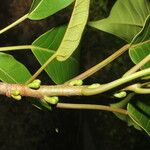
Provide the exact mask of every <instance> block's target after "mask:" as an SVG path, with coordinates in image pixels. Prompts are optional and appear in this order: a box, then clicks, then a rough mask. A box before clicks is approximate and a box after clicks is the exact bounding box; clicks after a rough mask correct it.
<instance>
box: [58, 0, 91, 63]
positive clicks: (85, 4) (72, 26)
mask: <svg viewBox="0 0 150 150" xmlns="http://www.w3.org/2000/svg"><path fill="white" fill-rule="evenodd" d="M89 4H90V0H76V2H75V6H74V10H73V13H72V16H71V19H70V22H69V25H68V27H67V30H66V33H65V35H64V38H63V40H62V42H61V44H60V46H59V48H58V50H57V60H59V61H65V60H67V59H68V58H69V57H70V56H71V55H72V53H73V52H74V51H75V50H76V49H77V47H78V45H79V42H80V40H81V37H82V33H83V31H84V28H85V25H86V23H87V19H88V14H89Z"/></svg>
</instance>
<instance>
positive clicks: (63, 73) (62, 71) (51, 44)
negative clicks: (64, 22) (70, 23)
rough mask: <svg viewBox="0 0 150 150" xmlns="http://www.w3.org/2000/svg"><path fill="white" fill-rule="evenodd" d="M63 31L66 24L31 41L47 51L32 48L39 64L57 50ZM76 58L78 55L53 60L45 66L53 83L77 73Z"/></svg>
mask: <svg viewBox="0 0 150 150" xmlns="http://www.w3.org/2000/svg"><path fill="white" fill-rule="evenodd" d="M65 31H66V26H60V27H56V28H53V29H51V30H49V31H47V32H46V33H44V34H43V35H41V36H40V37H39V38H37V39H36V40H35V41H34V42H33V43H32V45H34V46H38V47H42V48H46V49H48V50H47V51H43V50H40V49H35V48H33V49H32V52H33V54H34V55H35V57H36V58H37V60H38V61H39V62H40V64H41V65H43V64H44V63H45V62H46V61H47V60H48V59H49V58H50V57H51V56H52V55H53V54H54V53H55V52H56V51H57V49H58V47H59V45H60V43H61V41H62V38H63V36H64V34H65ZM78 58H79V56H78V55H76V56H75V55H74V56H73V57H70V58H69V59H68V60H66V61H65V62H59V61H57V60H54V61H52V62H51V63H50V64H49V65H48V66H47V67H46V68H45V71H46V72H47V74H48V75H49V77H51V79H52V80H53V81H54V82H55V83H57V84H58V83H59V84H60V83H64V82H65V81H67V80H68V79H70V78H72V77H74V76H75V75H77V74H78V72H79V62H78Z"/></svg>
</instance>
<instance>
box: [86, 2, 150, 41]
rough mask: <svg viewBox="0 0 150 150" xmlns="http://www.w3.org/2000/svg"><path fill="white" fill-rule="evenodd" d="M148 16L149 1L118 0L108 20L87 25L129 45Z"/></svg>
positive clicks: (149, 11) (149, 9)
mask: <svg viewBox="0 0 150 150" xmlns="http://www.w3.org/2000/svg"><path fill="white" fill-rule="evenodd" d="M149 14H150V1H149V0H118V1H117V2H116V3H115V5H114V6H113V8H112V10H111V12H110V15H109V17H108V18H106V19H102V20H99V21H92V22H90V23H89V25H90V26H92V27H94V28H96V29H99V30H102V31H105V32H108V33H111V34H114V35H116V36H118V37H120V38H122V39H124V40H126V41H127V42H128V43H130V42H131V41H132V39H133V38H134V37H135V35H136V34H137V33H138V32H139V31H140V30H141V29H142V27H143V25H144V22H145V19H146V18H147V16H148V15H149Z"/></svg>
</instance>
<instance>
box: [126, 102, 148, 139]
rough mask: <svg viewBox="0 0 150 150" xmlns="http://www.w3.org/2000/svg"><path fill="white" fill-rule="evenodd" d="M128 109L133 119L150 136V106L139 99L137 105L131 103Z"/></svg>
mask: <svg viewBox="0 0 150 150" xmlns="http://www.w3.org/2000/svg"><path fill="white" fill-rule="evenodd" d="M127 110H128V114H129V116H130V117H131V119H132V120H133V121H134V122H135V123H137V124H138V125H139V126H140V127H141V128H142V129H143V130H144V131H145V132H146V133H147V134H148V135H149V136H150V106H145V105H144V104H142V102H139V101H138V103H137V104H136V107H135V106H133V105H132V104H130V103H129V104H128V106H127ZM145 114H147V115H145Z"/></svg>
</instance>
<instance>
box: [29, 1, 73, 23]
mask: <svg viewBox="0 0 150 150" xmlns="http://www.w3.org/2000/svg"><path fill="white" fill-rule="evenodd" d="M73 1H74V0H33V3H32V6H31V8H30V11H29V15H28V18H29V19H31V20H40V19H44V18H46V17H48V16H51V15H53V14H54V13H56V12H58V11H60V10H61V9H63V8H65V7H67V6H68V5H70V4H71V3H72V2H73Z"/></svg>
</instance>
